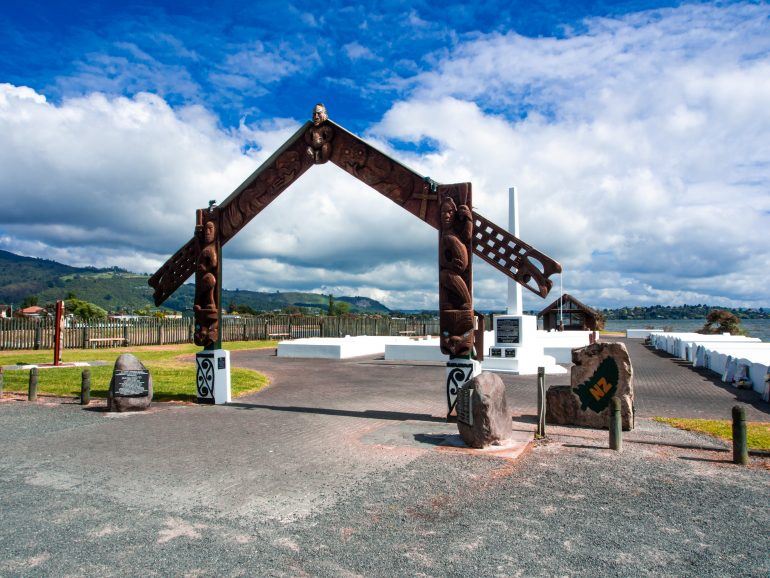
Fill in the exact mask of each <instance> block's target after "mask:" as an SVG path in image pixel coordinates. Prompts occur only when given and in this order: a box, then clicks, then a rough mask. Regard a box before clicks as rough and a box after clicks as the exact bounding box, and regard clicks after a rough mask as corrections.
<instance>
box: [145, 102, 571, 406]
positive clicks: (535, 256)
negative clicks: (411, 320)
mask: <svg viewBox="0 0 770 578" xmlns="http://www.w3.org/2000/svg"><path fill="white" fill-rule="evenodd" d="M328 161H331V162H332V163H334V164H335V165H337V166H338V167H340V168H341V169H343V170H344V171H346V172H348V173H350V174H351V175H353V176H354V177H356V178H357V179H358V180H360V181H362V182H363V183H365V184H367V185H369V186H370V187H372V188H373V189H375V190H376V191H378V192H379V193H381V194H383V195H385V196H386V197H388V198H389V199H390V200H391V201H393V202H394V203H396V204H398V205H400V206H401V207H403V208H404V209H406V210H407V211H409V212H410V213H412V214H413V215H415V216H416V217H418V218H419V219H422V220H423V221H425V222H426V223H428V224H429V225H430V226H432V227H434V228H435V229H438V230H439V309H440V328H441V351H442V352H443V353H445V354H448V355H449V356H450V358H463V359H469V358H470V357H472V356H473V346H474V318H473V287H472V280H473V275H472V259H471V254H472V253H474V254H476V255H478V256H479V257H481V258H482V259H483V260H484V261H486V262H487V263H489V264H490V265H492V266H493V267H495V268H496V269H498V270H499V271H501V272H502V273H504V274H505V275H507V276H508V277H510V278H512V279H514V280H515V281H517V282H518V283H520V284H521V285H523V286H524V287H526V288H527V289H529V290H530V291H532V292H534V293H536V294H537V295H540V296H541V297H545V296H546V295H548V292H549V291H550V290H551V287H552V285H553V283H552V281H551V279H550V277H551V275H554V274H556V273H560V272H561V266H560V265H559V264H558V263H557V262H556V261H554V260H553V259H551V258H550V257H548V256H546V255H544V254H543V253H541V252H540V251H538V250H537V249H535V248H533V247H531V246H530V245H528V244H527V243H525V242H524V241H522V240H520V239H517V238H516V237H514V236H513V235H511V234H510V233H509V232H508V231H506V230H505V229H503V228H502V227H499V226H497V225H495V224H494V223H492V222H491V221H489V220H488V219H486V218H484V217H483V216H481V215H480V214H479V213H477V212H476V211H473V210H472V191H471V184H470V183H458V184H450V185H442V184H439V183H436V182H435V181H433V180H431V179H430V178H428V177H423V176H422V175H420V174H418V173H416V172H415V171H413V170H411V169H409V168H407V167H405V166H404V165H402V164H400V163H399V162H398V161H396V160H394V159H392V158H390V157H388V156H387V155H385V154H384V153H382V152H380V151H379V150H377V149H375V148H374V147H372V146H371V145H369V144H367V143H366V142H364V141H363V140H361V139H360V138H358V137H357V136H355V135H353V134H351V133H350V132H348V131H347V130H345V129H344V128H342V127H341V126H339V125H337V124H335V123H334V122H332V121H331V120H329V119H328V117H327V115H326V109H325V108H324V107H323V105H317V106H316V107H315V109H314V112H313V120H312V121H308V122H307V123H305V124H304V125H303V126H302V127H301V128H300V129H299V130H298V131H297V132H296V133H294V135H293V136H292V137H291V138H290V139H289V140H288V141H286V143H284V145H283V146H282V147H281V148H279V149H278V150H277V151H276V152H275V153H274V154H273V155H272V156H271V157H270V158H269V159H267V160H266V161H265V162H264V163H263V164H262V166H260V167H259V168H258V169H257V170H256V171H254V173H252V175H251V176H250V177H249V178H247V179H246V180H245V181H244V182H243V183H242V184H241V185H240V186H239V187H238V188H237V189H236V190H235V191H233V193H232V194H231V195H230V196H229V197H227V199H225V201H224V202H222V203H221V204H220V205H219V206H215V205H212V206H210V207H208V208H206V209H199V210H198V211H197V218H196V226H195V235H194V237H193V238H192V239H190V240H189V241H188V242H187V243H185V244H184V246H182V248H180V249H179V250H178V251H177V252H176V253H175V254H174V255H173V256H172V257H171V258H170V259H169V260H168V261H166V263H165V264H164V265H163V266H162V267H161V268H160V269H158V271H157V272H156V273H155V274H154V275H153V276H152V277H150V279H149V284H150V286H151V287H152V288H153V289H154V299H155V304H156V305H160V304H162V303H163V302H164V301H165V300H166V299H168V297H170V296H171V295H172V294H173V293H174V291H176V290H177V289H178V288H179V287H180V286H181V285H182V284H183V283H184V282H185V281H186V280H187V279H189V278H190V276H191V275H193V274H195V306H194V309H195V329H196V330H195V343H196V344H197V345H202V346H204V347H207V348H213V347H215V346H218V342H219V318H220V306H221V299H220V295H221V283H220V279H221V248H222V246H223V245H224V244H225V243H227V242H228V241H229V240H230V239H232V238H233V237H234V236H235V235H236V234H237V233H238V232H239V231H240V230H241V229H242V228H243V227H245V226H246V224H247V223H248V222H249V221H251V220H252V219H253V218H254V217H255V216H257V215H258V214H259V213H260V212H261V211H262V210H263V209H264V208H265V207H267V206H268V205H269V204H270V203H271V202H272V201H273V200H274V199H275V198H276V197H278V195H280V194H281V193H282V192H283V191H285V190H286V189H287V188H288V187H289V186H290V185H291V184H292V183H293V182H294V181H296V180H297V179H298V178H299V177H300V176H302V175H303V174H304V173H305V171H307V170H308V169H309V168H310V167H312V166H313V165H316V164H323V163H326V162H328ZM477 354H478V355H481V351H480V350H479V351H477ZM450 405H451V404H450ZM450 409H451V408H450Z"/></svg>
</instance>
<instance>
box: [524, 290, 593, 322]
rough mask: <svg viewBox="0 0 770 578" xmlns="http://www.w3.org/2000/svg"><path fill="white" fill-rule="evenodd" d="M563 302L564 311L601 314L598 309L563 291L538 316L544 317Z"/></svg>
mask: <svg viewBox="0 0 770 578" xmlns="http://www.w3.org/2000/svg"><path fill="white" fill-rule="evenodd" d="M560 301H561V302H562V303H563V305H562V311H565V312H570V311H581V312H583V313H589V314H591V315H593V316H594V317H596V316H598V315H599V312H598V311H596V309H593V308H591V307H589V306H588V305H586V304H585V303H583V302H581V301H579V300H577V299H575V298H574V297H573V296H572V295H570V294H569V293H563V294H562V296H561V297H559V298H558V299H556V301H554V302H553V303H551V304H550V305H548V306H547V307H546V308H545V309H543V310H542V311H541V312H540V313H538V314H537V316H538V317H542V316H543V315H545V314H546V313H548V312H549V311H552V310H558V309H559V302H560ZM570 303H572V304H573V305H574V307H571V306H569V304H570Z"/></svg>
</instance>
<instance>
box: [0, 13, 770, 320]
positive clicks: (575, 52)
mask: <svg viewBox="0 0 770 578" xmlns="http://www.w3.org/2000/svg"><path fill="white" fill-rule="evenodd" d="M0 4H1V5H2V9H0V200H2V209H0V249H5V250H8V251H13V252H16V253H20V254H23V255H28V256H33V257H44V258H49V259H54V260H57V261H61V262H64V263H68V264H71V265H77V266H86V265H93V266H96V267H112V266H118V267H123V268H126V269H129V270H131V271H137V272H146V273H152V272H154V271H155V270H156V269H157V268H158V267H159V266H160V265H161V264H162V263H163V262H164V261H165V260H166V259H167V258H168V257H169V256H170V255H171V254H173V253H174V252H175V251H176V250H177V249H178V248H179V247H180V246H181V245H182V244H184V243H185V242H186V241H187V240H188V239H189V238H190V237H191V236H192V233H193V227H194V214H195V209H196V208H200V207H205V206H207V204H208V201H209V200H210V199H217V200H220V201H221V200H224V199H225V198H226V197H227V196H228V195H229V194H230V193H231V192H232V191H233V190H234V189H235V188H237V186H238V185H239V184H240V183H241V182H242V181H243V180H244V179H245V178H246V177H248V176H249V175H250V174H251V173H252V172H253V171H254V170H255V169H256V167H258V166H259V164H260V163H261V162H262V161H263V160H264V159H266V158H267V157H269V156H270V155H271V154H272V153H273V152H274V151H275V150H276V149H277V148H278V147H279V146H280V145H281V144H282V143H283V142H284V141H285V140H286V139H287V138H288V137H289V136H290V135H291V134H292V133H293V132H294V131H295V130H296V129H297V128H298V127H299V126H300V125H301V124H302V123H304V122H305V121H306V120H309V119H310V116H311V113H312V109H313V106H314V105H315V103H316V102H323V103H324V104H325V105H326V107H327V109H328V111H329V116H330V118H331V119H332V120H334V121H335V122H337V123H338V124H340V125H342V126H344V127H346V128H347V129H348V130H351V131H353V132H354V133H356V134H358V135H359V136H361V137H363V138H365V139H366V140H367V141H369V142H370V143H372V144H374V145H375V146H376V147H378V148H380V149H381V150H383V151H385V152H387V153H388V154H390V155H392V156H394V157H395V158H397V159H399V160H400V161H401V162H402V163H404V164H406V165H407V166H410V167H412V168H413V169H415V170H416V171H417V172H419V173H421V174H424V175H429V176H430V177H431V178H433V179H434V180H436V181H438V182H442V183H453V182H464V181H471V182H472V183H473V193H474V197H473V204H474V207H475V208H476V210H478V211H479V212H480V213H481V214H483V215H484V216H486V217H487V218H489V219H491V220H493V221H495V222H496V223H498V224H500V225H503V226H506V225H507V214H508V188H509V187H511V186H516V187H517V190H518V191H519V205H520V237H521V238H522V239H523V240H525V241H526V242H528V243H530V244H531V245H533V246H535V247H536V248H538V249H539V250H541V251H543V252H545V253H546V254H548V255H550V256H551V257H553V258H554V259H556V260H557V261H559V262H560V263H561V265H562V267H563V274H562V276H561V279H560V278H559V277H558V276H557V277H555V278H554V281H555V291H554V292H552V294H551V295H550V296H549V298H546V299H545V300H544V299H541V298H540V297H538V296H535V295H534V294H529V293H528V292H527V291H525V296H524V307H525V308H526V309H540V308H542V307H544V306H545V305H547V304H548V303H550V302H551V301H552V300H553V299H555V298H556V296H558V291H559V287H560V286H562V287H563V289H564V291H565V292H569V293H571V294H573V295H575V296H576V297H578V299H580V300H581V301H583V302H585V303H588V304H589V305H593V306H596V307H617V306H625V305H652V304H663V305H677V304H683V303H688V304H697V303H708V304H712V305H724V306H743V307H768V306H770V292H769V291H768V287H769V286H770V233H769V231H770V106H768V103H770V4H768V3H745V2H736V3H731V2H718V3H709V2H706V3H678V2H647V1H642V0H636V1H626V2H602V1H594V2H590V1H589V2H564V3H561V2H557V1H555V0H544V1H540V2H510V1H506V2H485V3H481V4H480V5H475V4H471V3H457V2H454V3H453V2H442V3H429V2H391V1H379V2H370V3H356V4H349V3H336V2H333V3H323V5H319V3H317V2H313V3H310V2H253V3H242V2H212V3H200V5H199V6H196V5H195V3H190V2H151V3H150V2H126V1H122V2H119V3H117V2H116V3H112V2H107V1H102V2H93V3H90V2H76V3H63V2H41V1H34V0H26V1H24V2H16V1H15V0H12V1H8V0H0ZM436 241H437V238H436V232H435V231H434V230H433V229H432V228H430V227H429V226H427V225H425V224H424V223H423V222H422V221H420V220H419V219H417V218H415V217H414V216H412V215H410V214H408V213H406V212H405V211H403V210H402V209H401V208H400V207H398V206H396V205H395V204H393V203H392V202H390V201H389V200H387V199H386V198H384V197H382V196H380V195H379V194H378V193H377V192H375V191H373V190H371V189H369V188H368V187H366V185H363V184H362V183H360V182H358V181H357V180H355V179H354V178H352V177H351V176H350V175H348V174H346V173H344V172H343V171H341V170H339V169H338V168H336V167H335V166H333V165H332V164H331V163H329V164H326V165H322V166H318V167H314V168H313V169H312V170H311V171H309V172H308V173H306V174H305V175H304V176H303V177H302V178H301V179H300V180H299V181H298V182H296V183H295V184H294V185H292V187H291V188H290V189H289V190H287V191H286V192H285V193H283V194H282V195H281V196H280V197H279V198H278V199H277V200H276V201H274V202H273V203H272V204H271V205H270V206H269V207H268V208H267V209H265V210H264V211H263V212H262V213H261V214H260V215H259V216H258V217H257V218H255V219H254V220H253V221H252V222H251V223H250V224H249V225H248V226H247V227H246V228H245V229H244V230H243V231H242V232H241V233H240V234H239V236H238V237H236V238H235V239H234V240H233V241H231V242H230V243H228V245H227V246H226V247H225V249H224V272H223V275H224V282H223V285H224V287H225V288H228V289H235V288H239V289H252V290H260V291H277V290H280V291H287V290H301V291H316V292H324V293H330V292H331V293H334V294H335V295H364V296H368V297H372V298H375V299H378V300H380V301H382V302H383V303H385V304H386V305H387V306H389V307H391V308H394V309H423V308H425V309H435V308H437V306H438V291H437V287H438V274H437V264H436V261H437V259H436ZM506 284H507V281H506V278H505V277H504V276H503V275H502V274H501V273H499V272H497V271H496V270H494V269H492V268H491V267H489V266H488V265H487V264H485V263H484V262H482V261H481V260H480V259H475V260H474V297H475V305H476V308H479V309H499V308H503V307H504V306H505V302H506Z"/></svg>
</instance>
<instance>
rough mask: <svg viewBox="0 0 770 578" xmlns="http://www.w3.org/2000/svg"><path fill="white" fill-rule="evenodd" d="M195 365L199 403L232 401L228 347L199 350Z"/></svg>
mask: <svg viewBox="0 0 770 578" xmlns="http://www.w3.org/2000/svg"><path fill="white" fill-rule="evenodd" d="M195 365H196V385H197V389H198V403H210V404H217V405H219V404H221V403H230V402H231V401H232V391H231V387H230V352H229V351H227V350H226V349H212V350H205V351H199V352H198V353H196V354H195Z"/></svg>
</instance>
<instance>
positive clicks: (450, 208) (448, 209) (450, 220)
mask: <svg viewBox="0 0 770 578" xmlns="http://www.w3.org/2000/svg"><path fill="white" fill-rule="evenodd" d="M456 213H457V207H455V204H454V201H452V199H444V201H443V202H442V203H441V225H442V226H443V228H444V229H449V228H451V227H452V225H453V224H454V222H455V214H456Z"/></svg>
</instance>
